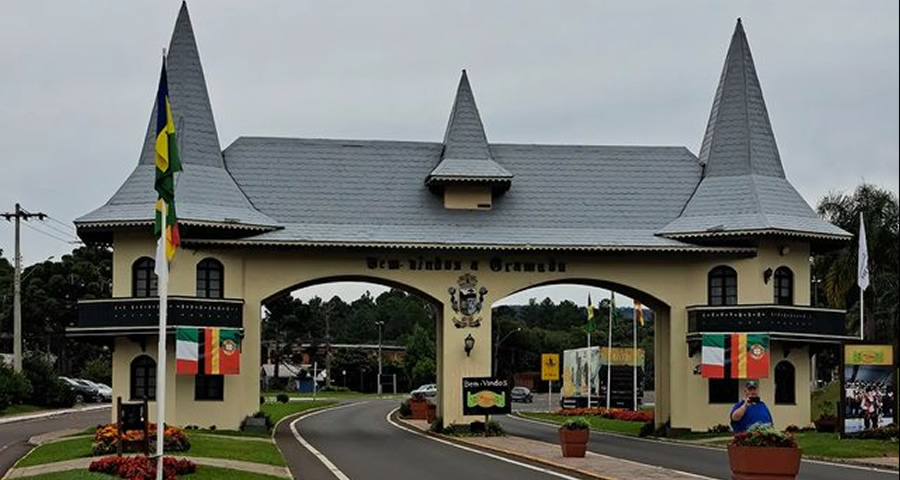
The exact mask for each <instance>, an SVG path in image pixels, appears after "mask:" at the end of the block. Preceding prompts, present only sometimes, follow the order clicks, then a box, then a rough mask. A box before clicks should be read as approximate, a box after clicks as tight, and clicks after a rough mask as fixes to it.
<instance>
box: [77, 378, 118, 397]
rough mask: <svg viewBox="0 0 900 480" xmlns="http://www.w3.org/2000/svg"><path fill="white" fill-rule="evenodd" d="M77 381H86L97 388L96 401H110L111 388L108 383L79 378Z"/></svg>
mask: <svg viewBox="0 0 900 480" xmlns="http://www.w3.org/2000/svg"><path fill="white" fill-rule="evenodd" d="M76 380H77V381H80V382H84V383H87V384H88V385H90V386H92V387H94V388H96V389H97V401H98V402H112V388H110V386H109V385H106V384H103V383H97V382H93V381H91V380H87V379H83V378H79V379H76Z"/></svg>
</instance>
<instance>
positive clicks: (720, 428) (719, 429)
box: [706, 423, 731, 433]
mask: <svg viewBox="0 0 900 480" xmlns="http://www.w3.org/2000/svg"><path fill="white" fill-rule="evenodd" d="M706 432H707V433H731V427H730V426H728V425H725V424H724V423H720V424H718V425H716V426H714V427H709V428H707V429H706Z"/></svg>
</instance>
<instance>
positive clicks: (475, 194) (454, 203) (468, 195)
mask: <svg viewBox="0 0 900 480" xmlns="http://www.w3.org/2000/svg"><path fill="white" fill-rule="evenodd" d="M491 206H492V197H491V187H490V186H489V185H477V184H476V185H446V186H445V187H444V208H450V209H463V210H489V209H490V208H491Z"/></svg>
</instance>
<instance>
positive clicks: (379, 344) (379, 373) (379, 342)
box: [375, 320, 384, 395]
mask: <svg viewBox="0 0 900 480" xmlns="http://www.w3.org/2000/svg"><path fill="white" fill-rule="evenodd" d="M375 325H378V395H381V328H382V327H384V321H383V320H378V321H376V322H375Z"/></svg>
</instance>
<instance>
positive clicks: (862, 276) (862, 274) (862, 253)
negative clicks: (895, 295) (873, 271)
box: [856, 213, 869, 290]
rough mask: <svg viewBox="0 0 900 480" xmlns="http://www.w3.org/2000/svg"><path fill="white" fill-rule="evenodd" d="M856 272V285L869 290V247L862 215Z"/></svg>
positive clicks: (860, 215)
mask: <svg viewBox="0 0 900 480" xmlns="http://www.w3.org/2000/svg"><path fill="white" fill-rule="evenodd" d="M856 270H857V272H858V276H857V280H856V283H857V285H859V288H861V289H863V290H865V289H867V288H869V247H868V246H867V245H866V224H865V223H864V222H863V214H862V213H860V214H859V255H858V259H857V264H856Z"/></svg>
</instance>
